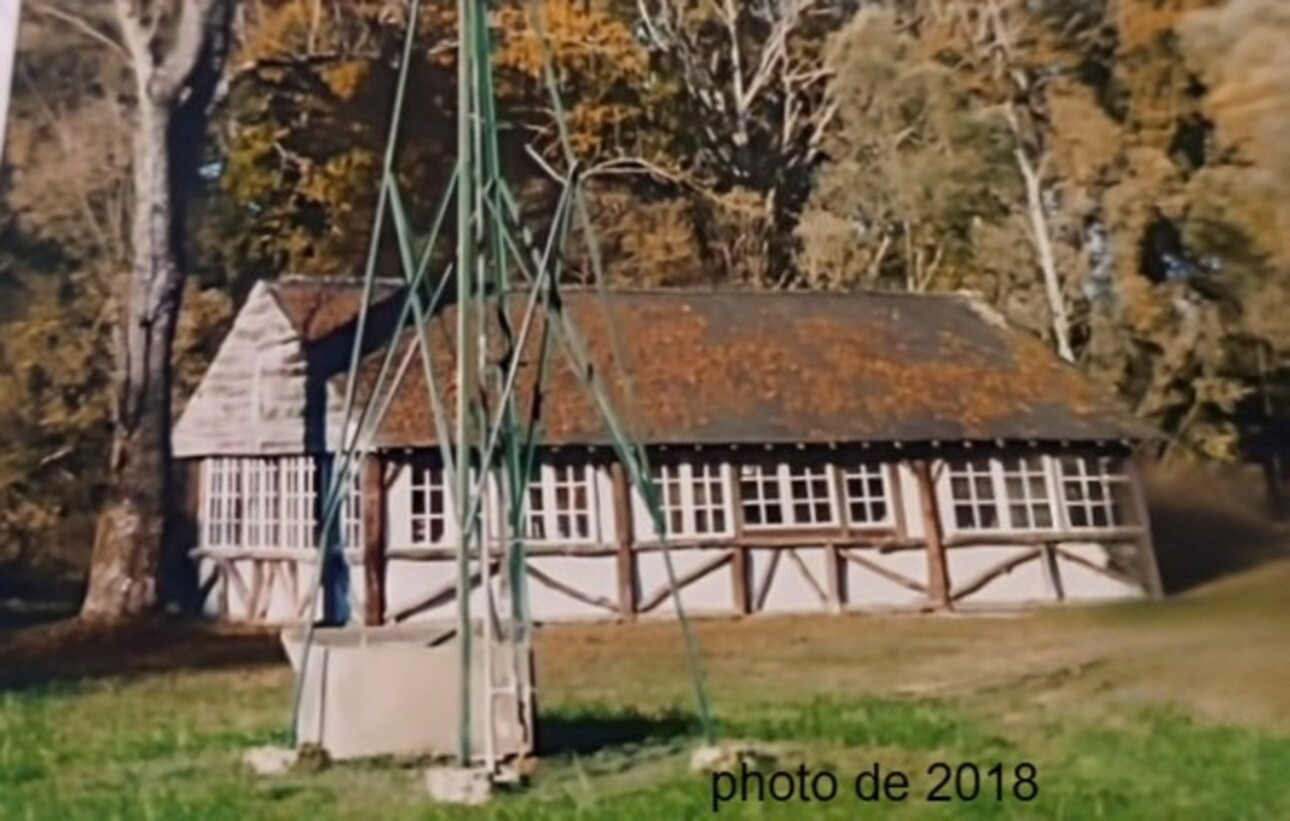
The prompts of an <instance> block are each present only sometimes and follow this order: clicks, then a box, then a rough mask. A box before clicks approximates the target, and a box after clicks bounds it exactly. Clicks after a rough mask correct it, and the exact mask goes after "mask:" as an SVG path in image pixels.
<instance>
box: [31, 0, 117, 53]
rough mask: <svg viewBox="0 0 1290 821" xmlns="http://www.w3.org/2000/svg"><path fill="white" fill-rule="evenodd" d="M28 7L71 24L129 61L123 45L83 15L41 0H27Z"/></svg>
mask: <svg viewBox="0 0 1290 821" xmlns="http://www.w3.org/2000/svg"><path fill="white" fill-rule="evenodd" d="M28 8H30V9H31V10H32V11H34V12H35V13H36V14H43V15H45V16H46V17H50V18H52V19H54V20H57V21H59V22H61V23H65V24H66V25H68V26H71V27H72V28H74V29H76V30H77V31H79V32H80V33H81V34H84V35H85V36H86V37H88V38H90V39H91V40H94V41H95V42H97V43H99V44H100V45H103V46H106V47H107V49H108V51H110V52H112V53H113V54H115V55H116V56H118V57H120V58H121V59H122V60H124V61H126V62H127V63H129V62H130V52H128V51H126V50H125V47H124V46H122V45H121V44H120V43H118V42H117V41H116V40H113V39H112V38H111V37H108V36H107V35H106V34H104V33H103V32H101V31H99V30H98V29H97V28H95V27H94V26H93V25H92V24H91V23H90V21H89V20H86V19H85V18H84V17H79V16H77V15H75V14H72V13H71V12H69V11H64V10H63V9H60V8H58V7H57V6H51V5H49V4H48V3H43V2H41V0H29V2H28Z"/></svg>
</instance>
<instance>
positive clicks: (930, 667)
mask: <svg viewBox="0 0 1290 821" xmlns="http://www.w3.org/2000/svg"><path fill="white" fill-rule="evenodd" d="M24 633H26V634H30V633H31V631H30V630H28V631H24ZM699 634H700V641H701V643H702V645H703V650H704V655H705V659H706V667H707V672H708V676H709V684H710V688H711V691H712V695H713V700H714V703H715V707H716V710H717V713H718V717H719V720H720V725H721V732H722V735H723V736H724V737H726V738H741V739H753V740H757V741H760V742H763V743H765V744H767V745H770V746H772V747H773V748H774V750H775V753H776V755H777V760H776V761H775V762H774V763H773V764H770V765H769V769H768V770H766V774H767V775H769V774H770V773H771V772H773V771H774V770H786V771H792V772H793V773H795V774H796V773H797V772H798V768H799V767H800V766H802V765H805V766H806V767H807V780H808V782H809V781H810V779H811V777H812V776H813V775H815V774H818V773H821V772H825V771H827V772H828V773H831V774H832V775H833V776H834V777H835V778H836V780H837V784H838V793H837V796H836V797H835V798H834V799H833V800H831V801H825V802H820V801H811V802H808V803H802V802H801V800H800V798H798V797H795V798H794V799H792V800H789V801H784V802H775V801H772V800H769V799H768V800H766V801H765V802H760V803H759V802H757V801H741V800H738V796H736V799H735V800H730V801H727V802H725V803H724V804H722V805H721V806H720V809H719V812H718V814H719V815H720V816H727V817H761V816H771V817H785V818H788V817H822V818H856V817H892V818H898V819H899V818H986V817H1007V818H1071V819H1088V818H1124V819H1140V818H1161V819H1164V818H1169V819H1190V818H1195V819H1205V820H1206V821H1212V820H1213V819H1246V818H1248V819H1290V562H1285V561H1282V562H1276V563H1273V564H1271V565H1268V566H1265V567H1263V568H1261V569H1259V570H1256V571H1253V572H1250V573H1247V574H1244V575H1242V576H1239V577H1235V578H1232V579H1229V580H1227V581H1224V582H1221V583H1218V584H1215V585H1211V586H1209V587H1207V588H1202V589H1200V590H1198V591H1195V592H1194V593H1192V594H1189V595H1187V596H1185V597H1182V598H1180V599H1176V600H1171V601H1167V602H1164V603H1158V604H1146V603H1144V604H1133V605H1116V606H1109V607H1100V608H1084V609H1067V610H1052V611H1043V612H1036V613H1031V614H1027V615H1024V616H1015V617H862V616H849V617H819V618H814V617H813V618H774V619H772V618H761V619H747V620H741V621H712V622H704V623H701V625H700V629H699ZM69 641H71V643H70V644H66V645H48V644H46V645H45V649H44V650H43V651H42V652H43V653H44V656H38V655H36V654H35V653H36V651H35V650H33V649H32V648H33V647H36V646H40V645H38V644H33V642H32V641H31V640H30V639H27V638H26V636H24V635H23V634H19V635H18V636H17V638H11V639H10V641H9V647H8V649H5V647H4V639H3V638H2V637H0V680H2V681H8V682H10V683H11V684H13V685H14V686H11V687H10V688H9V689H8V690H5V691H0V819H10V818H14V819H24V818H40V819H45V818H50V819H54V818H57V819H78V818H87V819H88V818H93V819H107V818H129V819H136V818H139V819H147V818H158V819H180V818H228V819H253V818H254V819H258V818H310V819H324V818H365V819H366V818H379V819H398V818H440V817H458V816H460V817H475V816H478V817H497V818H526V819H527V818H544V817H552V818H555V817H561V818H564V817H576V818H606V819H609V818H613V819H624V818H627V819H630V818H677V817H681V818H684V817H699V816H710V815H712V814H713V808H712V802H713V783H712V779H711V778H710V777H707V776H699V775H693V774H690V773H689V772H687V769H686V764H687V761H688V757H689V751H690V750H692V749H693V747H694V745H695V744H696V743H697V742H696V738H695V735H694V732H695V722H694V719H693V709H692V704H693V702H692V699H691V696H690V691H689V689H688V684H687V679H686V676H685V670H684V667H683V665H682V663H681V647H680V641H679V637H678V634H677V630H676V627H675V625H672V624H640V625H632V626H608V625H605V626H594V627H593V626H585V627H583V626H578V627H574V626H569V627H561V628H550V629H546V630H542V631H540V634H539V640H538V648H537V652H538V664H539V668H538V675H539V686H540V691H541V700H540V710H541V719H542V725H541V728H540V731H541V732H542V735H543V743H544V744H545V745H547V746H548V748H549V752H548V754H547V755H545V756H544V757H543V759H542V761H541V763H540V764H539V767H538V769H537V772H536V773H535V776H534V780H533V783H532V785H531V786H530V787H529V789H527V790H525V791H524V792H523V793H517V794H514V795H506V796H503V797H501V798H499V799H497V800H495V801H494V802H493V803H492V804H491V805H489V806H488V807H486V808H484V809H482V810H478V811H471V810H464V809H446V808H442V807H433V806H431V805H428V804H427V803H426V801H425V799H424V798H423V796H422V793H421V792H420V790H419V780H418V771H417V770H416V769H415V768H411V767H398V766H376V765H361V766H360V765H347V766H335V767H332V768H329V769H327V770H324V771H322V772H319V773H313V774H293V775H290V776H287V777H283V778H280V779H256V778H254V777H253V776H251V775H249V774H247V773H246V772H244V771H243V770H242V768H241V767H240V765H239V757H240V755H241V753H242V751H243V750H244V749H245V748H247V747H248V746H251V745H255V744H261V743H269V742H272V741H276V740H279V739H280V737H281V734H282V732H283V729H284V726H285V723H286V720H287V717H288V710H289V706H290V703H289V700H290V685H291V676H290V673H289V671H288V669H287V668H286V665H285V663H284V662H282V661H280V660H277V658H276V655H277V654H276V651H275V650H274V648H273V643H272V639H266V638H263V637H246V636H242V637H237V638H234V639H219V638H216V637H213V636H211V635H209V634H206V633H204V632H197V633H196V634H193V633H192V632H186V633H183V634H176V635H168V636H163V637H162V638H159V639H154V640H153V641H151V642H149V641H140V640H139V639H138V638H137V637H135V638H132V639H130V640H129V641H128V642H127V641H125V640H121V641H120V643H119V644H113V640H111V639H110V638H107V637H91V638H85V637H81V638H79V639H75V640H74V641H73V640H69ZM76 642H79V644H77V643H76ZM90 645H92V647H91V646H90ZM203 647H206V648H208V649H209V652H205V653H203V652H202V648H203ZM230 648H232V649H230ZM91 649H92V650H95V651H97V652H98V653H99V654H100V655H103V656H110V657H112V658H114V659H115V660H116V662H117V663H116V664H115V665H104V666H116V667H120V666H122V665H124V666H129V667H131V668H132V669H135V670H137V671H140V672H136V673H134V674H132V675H129V676H119V675H117V676H104V675H98V673H99V672H100V671H99V670H98V669H97V668H96V667H94V665H92V664H88V665H85V666H83V667H82V668H77V667H76V665H75V664H74V663H73V662H74V660H75V659H77V658H80V657H82V656H88V655H93V653H91V652H90V650H91ZM113 654H121V655H113ZM172 664H179V665H182V668H181V669H171V670H167V669H166V668H167V667H169V666H171V665H172ZM41 665H45V667H41ZM37 668H40V669H41V670H45V669H46V668H47V671H48V674H49V675H57V676H58V677H59V679H60V681H59V683H45V684H41V685H38V686H18V685H19V684H23V683H24V682H23V679H24V676H23V675H22V673H23V670H24V669H26V670H27V671H28V672H34V671H36V670H37ZM78 670H79V672H78ZM76 675H83V677H81V678H75V677H74V676H76ZM31 677H32V676H27V678H31ZM938 763H940V764H947V765H950V766H951V767H958V765H960V764H965V763H967V764H974V765H976V768H977V772H978V774H979V777H980V791H979V794H978V795H977V796H976V798H975V799H974V800H964V799H960V798H958V797H956V796H955V788H954V783H955V782H954V779H953V778H951V779H950V780H949V783H948V784H947V785H946V786H945V788H944V789H943V790H942V792H943V793H944V794H946V795H947V796H949V797H950V798H951V799H952V800H949V801H944V802H928V801H927V800H926V798H927V796H928V794H929V792H931V791H932V789H933V787H934V786H935V785H936V784H937V782H939V781H941V780H942V779H943V777H944V776H943V773H942V771H939V770H935V769H934V768H935V765H937V764H938ZM996 764H998V765H1001V767H1000V768H999V769H998V770H996V771H994V773H991V772H990V768H992V767H994V766H995V765H996ZM875 765H877V766H878V767H880V768H881V773H882V775H883V776H886V775H887V774H888V773H890V772H892V771H896V770H899V771H901V772H903V773H905V774H907V777H908V781H909V794H908V797H907V798H905V799H904V800H903V801H891V800H888V801H884V802H877V803H860V802H859V801H858V800H857V799H856V798H855V793H854V777H855V775H856V774H857V773H859V772H862V771H866V770H870V771H871V770H872V769H873V767H874V766H875ZM1018 765H1029V766H1030V767H1031V768H1033V770H1030V769H1026V768H1024V767H1023V768H1022V769H1021V770H1020V771H1019V770H1018ZM929 768H933V771H932V772H929ZM1031 773H1033V779H1032V778H1030V776H1031ZM972 775H973V771H972V769H971V768H970V767H965V768H963V769H962V772H961V774H960V779H959V786H960V789H961V790H962V792H963V793H964V794H965V795H970V794H971V793H972V789H973V782H974V779H973V777H972ZM1019 776H1025V777H1026V778H1025V779H1024V780H1023V783H1021V784H1018V777H1019ZM788 780H789V779H785V778H780V779H778V780H777V781H776V785H777V786H778V787H780V788H784V787H786V786H787V784H788ZM792 780H794V781H796V779H792ZM999 782H1002V783H1001V784H1000V783H999ZM815 783H816V785H817V787H820V788H826V787H827V786H828V783H827V778H826V777H825V776H820V777H819V778H817V779H816V780H815ZM1032 783H1033V785H1035V786H1037V793H1036V794H1033V796H1032V795H1031V790H1032ZM731 786H737V785H732V783H731V782H723V783H722V785H721V787H722V788H723V789H726V788H729V787H731ZM755 786H756V785H755V783H752V782H750V783H749V784H748V787H749V788H752V789H753V791H754V793H755ZM1000 789H1001V790H1002V795H1003V798H1002V800H999V791H1000ZM781 794H782V793H781ZM1018 796H1020V797H1018ZM750 797H755V795H753V796H750ZM1022 798H1029V799H1030V800H1022Z"/></svg>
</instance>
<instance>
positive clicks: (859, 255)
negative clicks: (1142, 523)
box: [0, 0, 1290, 576]
mask: <svg viewBox="0 0 1290 821" xmlns="http://www.w3.org/2000/svg"><path fill="white" fill-rule="evenodd" d="M535 2H537V3H538V5H539V6H540V7H541V11H542V16H543V18H544V19H545V21H546V29H547V32H546V33H547V35H548V37H549V38H550V44H551V46H552V54H553V57H554V61H555V67H556V70H557V75H558V78H559V82H560V86H561V90H562V93H563V94H564V95H565V98H566V101H567V104H568V112H567V114H568V123H569V126H570V128H571V134H572V137H573V141H574V144H575V147H576V149H577V151H578V152H579V154H580V156H581V157H582V167H583V180H584V183H585V186H586V190H587V192H588V194H589V200H590V204H591V206H592V215H593V220H594V224H595V226H596V230H597V232H598V234H599V236H600V239H601V242H602V244H603V247H604V249H605V251H606V263H607V268H606V270H607V275H608V278H609V280H610V282H611V283H612V284H614V285H633V286H708V287H710V286H720V287H738V288H753V289H834V290H837V289H856V288H879V289H899V290H912V291H961V290H966V291H972V292H975V293H977V294H979V295H980V296H982V297H983V298H985V299H986V300H988V301H989V302H990V303H991V304H993V305H994V306H996V307H997V308H998V310H1000V311H1001V312H1002V313H1003V314H1004V315H1005V316H1007V317H1008V318H1009V319H1010V320H1011V321H1012V322H1013V323H1015V324H1016V325H1018V326H1019V327H1020V328H1023V329H1025V330H1026V331H1027V332H1030V333H1034V334H1036V335H1038V336H1040V337H1041V338H1043V339H1044V340H1046V341H1047V342H1048V343H1049V344H1050V345H1051V346H1052V347H1053V349H1054V350H1055V351H1056V352H1057V353H1058V354H1059V355H1061V356H1063V357H1065V358H1067V359H1069V360H1070V361H1072V362H1073V363H1074V364H1075V365H1076V366H1077V367H1079V368H1081V369H1083V370H1084V371H1086V372H1087V373H1089V374H1090V375H1091V377H1092V378H1094V379H1096V380H1098V382H1099V383H1100V384H1102V385H1104V386H1105V389H1106V390H1107V391H1108V393H1114V394H1116V395H1118V396H1120V397H1121V398H1122V399H1123V401H1124V402H1125V403H1126V404H1127V405H1128V406H1129V407H1130V408H1131V409H1132V410H1133V411H1134V412H1135V413H1136V414H1138V415H1139V416H1140V417H1142V418H1143V419H1145V420H1147V421H1149V422H1150V423H1152V424H1154V425H1156V426H1157V427H1159V428H1160V429H1161V430H1162V431H1163V432H1164V433H1165V435H1166V440H1165V442H1164V444H1163V445H1162V447H1161V453H1160V456H1161V457H1162V458H1163V459H1164V460H1165V461H1167V462H1177V461H1186V460H1206V461H1237V460H1241V459H1244V458H1248V457H1249V455H1250V454H1251V453H1253V452H1256V451H1257V450H1258V449H1259V447H1260V446H1265V445H1266V444H1267V442H1268V441H1269V435H1270V434H1269V431H1270V429H1271V426H1272V425H1273V424H1274V423H1275V420H1277V419H1282V418H1284V417H1285V416H1286V414H1287V408H1288V407H1290V321H1288V320H1287V319H1286V317H1287V316H1288V315H1290V314H1288V313H1287V311H1290V139H1287V138H1286V135H1287V134H1290V49H1287V44H1290V3H1286V2H1284V0H1226V2H1223V0H831V1H829V0H535ZM529 3H530V0H515V2H510V1H509V0H508V1H507V2H499V3H496V4H495V5H494V9H493V12H492V14H493V22H494V26H493V29H494V38H495V41H496V44H497V47H496V54H495V58H496V65H497V72H498V78H499V79H498V91H499V95H500V97H501V100H500V115H501V117H502V119H503V120H504V121H505V123H506V125H507V128H506V130H505V131H504V133H503V135H502V147H503V154H504V160H505V162H506V164H507V165H508V167H509V168H510V169H511V170H512V173H513V179H515V180H517V183H518V185H517V187H518V190H519V192H520V194H521V199H522V204H523V207H524V208H525V209H526V210H528V211H529V212H531V214H532V215H533V217H534V219H536V220H538V221H539V222H540V221H541V219H542V217H543V215H544V214H548V213H550V212H551V211H552V205H553V202H554V197H555V195H556V193H557V191H556V189H555V187H554V186H553V185H552V184H551V182H550V177H549V175H548V174H547V173H546V172H545V171H544V170H543V162H544V161H545V160H547V159H550V160H553V161H554V159H555V158H556V156H557V152H558V150H559V144H558V137H557V134H556V120H555V115H554V113H553V112H552V110H551V108H550V106H549V104H548V102H547V99H546V96H545V92H544V88H543V85H542V48H541V43H540V40H539V38H538V37H537V36H536V34H535V32H534V31H533V30H532V28H531V27H530V25H529V22H528V20H529V18H528V17H527V16H526V14H525V10H526V7H528V5H529ZM107 5H108V4H106V3H83V2H73V1H72V0H29V2H28V3H27V5H26V6H25V7H24V13H25V16H24V20H23V24H22V28H21V30H20V39H19V54H18V61H17V65H16V70H15V79H14V89H13V100H12V104H11V111H10V117H11V122H10V126H9V136H8V145H7V146H6V149H5V156H4V166H3V167H2V168H0V430H3V431H4V447H3V449H2V450H0V568H3V567H9V568H22V569H25V570H30V569H40V570H44V571H51V570H52V571H56V572H59V573H70V574H71V575H73V576H76V575H80V574H83V573H84V570H85V568H86V567H87V565H88V563H89V558H90V546H91V544H92V542H93V533H94V524H95V523H94V517H95V513H96V511H97V510H98V509H99V506H100V505H101V503H102V501H103V498H104V493H105V489H106V487H107V482H108V472H109V459H108V453H109V451H110V449H111V441H112V432H113V428H112V425H113V393H112V378H113V375H112V363H113V356H112V349H113V344H114V340H113V330H114V321H113V320H114V317H115V316H116V315H117V310H118V300H119V298H120V296H121V293H120V288H121V285H120V283H121V282H122V281H123V279H124V278H125V277H124V276H123V273H124V272H126V271H128V269H129V267H130V263H131V251H130V246H131V243H130V214H131V209H132V207H133V203H132V202H131V197H132V186H131V178H130V174H131V153H130V150H131V149H130V146H131V131H130V129H131V121H130V117H128V116H127V115H126V109H127V106H128V101H127V96H128V91H127V89H128V87H129V83H130V82H131V80H130V76H129V71H128V66H127V63H128V55H124V54H123V53H122V49H121V46H120V44H119V42H118V40H117V39H116V38H115V37H114V36H113V33H112V25H111V21H110V14H109V13H108V12H107V11H106V10H105V9H106V7H107ZM422 17H423V19H422V20H421V21H420V23H421V28H420V31H421V32H422V35H421V37H420V40H419V48H418V51H417V53H416V62H415V64H414V66H413V71H412V75H411V85H410V89H409V101H410V102H409V110H408V111H409V113H408V116H406V117H405V125H404V129H403V133H402V135H401V139H402V145H403V148H402V151H401V153H400V156H399V164H398V174H397V176H398V179H399V182H400V185H401V187H402V190H403V191H404V192H406V196H407V198H408V205H409V207H410V209H411V211H412V213H413V215H414V216H415V217H416V218H417V220H418V221H417V224H420V225H425V224H428V223H429V221H430V215H431V212H432V210H433V209H434V207H435V205H436V204H437V202H438V199H439V197H440V196H441V195H442V191H443V189H444V187H445V185H446V184H447V182H448V179H449V176H450V174H451V170H452V163H453V157H452V151H453V135H454V134H455V81H456V69H455V65H454V64H455V54H454V49H455V32H454V10H453V5H452V4H451V3H450V2H444V0H434V2H428V3H426V4H425V6H424V7H423V10H422ZM408 24H409V20H408V19H407V4H405V3H403V2H398V0H242V2H241V3H240V4H238V6H237V11H236V16H235V18H234V19H233V20H232V23H231V27H230V32H231V37H230V41H229V43H228V49H229V52H228V58H227V65H226V69H225V71H224V73H223V76H222V77H221V78H220V81H219V84H218V86H217V87H216V88H214V89H213V92H212V99H211V100H210V106H211V108H210V111H211V116H210V117H209V118H205V117H203V118H201V120H200V122H201V124H202V130H201V131H200V132H198V133H188V132H185V131H184V129H183V128H182V127H178V128H175V129H172V131H171V133H170V135H169V139H170V140H171V141H172V149H174V150H173V151H172V155H173V156H174V157H175V158H176V159H177V162H176V163H175V168H174V179H173V181H172V189H173V194H174V203H175V207H177V208H182V209H184V214H185V219H183V220H181V221H179V222H178V223H177V224H180V225H182V226H183V228H184V234H183V236H182V237H177V238H176V239H177V240H178V241H179V244H178V247H179V248H180V260H181V264H182V266H183V267H184V269H185V272H186V273H187V277H186V285H185V289H186V290H185V293H184V303H183V304H184V309H183V312H182V314H181V317H180V320H179V329H178V332H177V337H176V350H175V359H174V361H175V365H176V379H175V384H174V393H175V402H176V403H177V404H176V408H181V407H182V403H183V401H184V399H185V398H186V397H187V396H188V394H189V393H190V392H191V390H192V389H193V388H194V387H195V385H196V382H197V380H198V379H199V378H200V375H201V373H202V370H203V368H204V366H205V364H206V363H208V362H209V360H210V357H211V356H212V355H213V354H214V352H215V350H216V348H217V346H218V344H219V341H220V340H221V338H222V336H223V334H224V333H225V331H226V330H227V329H228V327H229V323H230V322H231V319H232V317H233V314H234V312H235V310H236V306H237V305H238V304H240V301H241V300H242V299H243V298H244V297H245V295H246V293H247V292H248V291H249V289H250V287H251V285H252V284H253V283H254V282H255V281H257V280H259V279H263V278H272V277H275V276H279V275H281V274H284V273H292V274H306V275H317V276H325V275H357V274H360V273H361V272H362V271H361V269H362V261H363V256H364V252H365V248H366V243H367V242H368V239H369V235H370V226H371V221H372V210H373V208H374V206H375V202H376V198H377V195H378V183H379V172H380V163H381V159H382V153H383V151H384V145H385V139H386V132H387V124H388V119H389V111H390V103H391V98H392V94H393V84H394V79H395V72H396V69H397V59H398V52H399V48H400V44H401V40H402V37H403V34H404V31H405V30H406V27H407V25H408ZM182 122H183V121H182V120H181V121H180V126H182ZM448 230H449V232H450V234H449V235H451V230H452V226H451V225H448ZM386 254H387V256H386V262H387V266H386V267H387V268H388V269H389V270H391V271H395V270H397V262H396V251H395V249H394V248H393V247H390V248H388V249H386ZM584 262H585V261H583V260H577V259H574V260H571V263H572V264H571V266H570V277H571V279H572V280H574V281H577V280H578V279H580V278H583V279H585V278H588V277H590V275H591V274H590V270H589V269H590V266H589V265H586V264H583V263H584Z"/></svg>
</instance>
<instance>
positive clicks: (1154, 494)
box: [1147, 470, 1290, 594]
mask: <svg viewBox="0 0 1290 821" xmlns="http://www.w3.org/2000/svg"><path fill="white" fill-rule="evenodd" d="M1147 491H1148V501H1149V503H1150V510H1151V529H1152V535H1153V541H1154V542H1155V546H1156V560H1157V562H1158V564H1159V566H1160V575H1161V580H1162V581H1163V582H1164V586H1165V591H1166V592H1167V593H1169V594H1175V593H1183V592H1186V591H1188V590H1191V589H1192V588H1195V587H1198V586H1200V585H1202V584H1205V583H1206V582H1210V581H1214V580H1216V579H1219V578H1221V577H1224V576H1229V575H1231V574H1233V573H1239V572H1241V571H1243V570H1249V569H1251V568H1254V567H1257V566H1259V565H1262V564H1264V563H1266V562H1269V561H1273V560H1276V559H1284V558H1287V557H1290V528H1287V527H1286V526H1285V525H1278V524H1277V523H1276V522H1274V521H1273V520H1272V518H1271V517H1270V516H1268V515H1267V513H1266V511H1265V510H1264V509H1263V507H1262V506H1261V502H1260V500H1259V496H1258V492H1259V488H1258V485H1257V482H1255V481H1253V480H1252V479H1248V478H1243V477H1240V476H1235V475H1232V474H1224V473H1220V472H1218V471H1213V470H1211V471H1197V472H1195V473H1192V474H1187V475H1174V476H1158V477H1154V478H1153V479H1152V480H1151V481H1149V482H1148V486H1147Z"/></svg>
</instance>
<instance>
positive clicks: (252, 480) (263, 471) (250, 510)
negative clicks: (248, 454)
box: [242, 459, 278, 547]
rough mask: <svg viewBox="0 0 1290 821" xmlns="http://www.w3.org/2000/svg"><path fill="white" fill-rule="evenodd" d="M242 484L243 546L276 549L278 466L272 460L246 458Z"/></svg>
mask: <svg viewBox="0 0 1290 821" xmlns="http://www.w3.org/2000/svg"><path fill="white" fill-rule="evenodd" d="M242 478H243V480H244V482H245V489H246V500H245V513H246V519H245V523H244V524H245V539H244V545H245V546H246V547H277V546H278V464H277V462H276V460H272V459H247V460H245V462H244V464H243V471H242Z"/></svg>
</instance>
